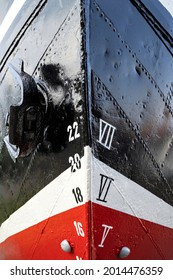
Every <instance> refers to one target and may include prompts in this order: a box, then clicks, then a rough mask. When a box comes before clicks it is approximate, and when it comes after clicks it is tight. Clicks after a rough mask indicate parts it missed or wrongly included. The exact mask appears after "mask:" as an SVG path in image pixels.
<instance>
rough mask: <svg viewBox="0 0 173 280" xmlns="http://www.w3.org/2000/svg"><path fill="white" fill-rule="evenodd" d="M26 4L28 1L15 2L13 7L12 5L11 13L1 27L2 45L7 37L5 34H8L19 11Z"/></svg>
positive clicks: (8, 13) (9, 12)
mask: <svg viewBox="0 0 173 280" xmlns="http://www.w3.org/2000/svg"><path fill="white" fill-rule="evenodd" d="M25 2H26V0H15V1H14V2H13V3H12V5H11V7H10V9H9V11H8V12H7V14H6V16H5V18H4V20H3V22H2V24H1V25H0V43H1V41H2V40H3V38H4V37H5V34H6V33H7V31H8V29H9V28H10V26H11V25H12V23H13V21H14V19H15V17H16V16H17V14H18V13H19V11H20V10H21V9H22V7H23V5H24V3H25Z"/></svg>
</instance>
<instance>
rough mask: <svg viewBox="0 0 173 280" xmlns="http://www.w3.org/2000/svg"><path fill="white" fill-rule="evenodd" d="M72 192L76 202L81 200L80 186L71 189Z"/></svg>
mask: <svg viewBox="0 0 173 280" xmlns="http://www.w3.org/2000/svg"><path fill="white" fill-rule="evenodd" d="M72 193H73V194H74V197H75V200H76V202H77V203H81V202H83V196H82V193H81V189H80V188H76V189H73V190H72Z"/></svg>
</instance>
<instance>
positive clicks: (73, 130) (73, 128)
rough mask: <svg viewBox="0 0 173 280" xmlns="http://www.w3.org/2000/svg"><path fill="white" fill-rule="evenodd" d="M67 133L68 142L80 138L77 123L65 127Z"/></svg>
mask: <svg viewBox="0 0 173 280" xmlns="http://www.w3.org/2000/svg"><path fill="white" fill-rule="evenodd" d="M67 132H68V133H69V137H68V141H69V142H72V141H74V140H75V139H77V138H79V137H80V133H79V125H78V123H77V122H74V123H73V125H69V126H68V127H67Z"/></svg>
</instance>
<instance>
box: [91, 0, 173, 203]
mask: <svg viewBox="0 0 173 280" xmlns="http://www.w3.org/2000/svg"><path fill="white" fill-rule="evenodd" d="M136 2H139V1H128V0H123V1H111V0H110V1H109V5H107V3H106V2H105V1H103V0H98V1H92V4H91V13H90V17H91V22H90V38H91V43H90V61H91V69H92V71H91V108H92V109H91V121H92V129H91V131H92V132H91V133H92V141H93V153H94V155H95V156H96V157H97V158H99V159H100V160H102V161H104V162H105V163H106V164H108V165H109V166H111V167H112V168H114V169H116V170H118V171H119V172H121V173H122V174H124V175H125V176H127V177H128V178H130V179H132V180H133V181H135V182H137V183H138V184H140V185H141V186H143V187H144V188H146V189H147V190H149V191H150V192H152V193H154V194H155V195H157V196H158V197H160V198H161V199H163V200H164V201H166V202H167V203H169V204H170V205H173V180H172V172H173V165H172V153H173V146H172V144H173V109H172V93H173V87H172V86H173V78H172V72H173V60H172V46H171V44H170V42H172V34H170V33H169V34H167V37H164V34H162V35H163V37H164V40H167V39H168V38H169V39H170V42H169V46H168V40H167V41H166V43H165V41H164V40H161V38H160V34H159V35H158V29H157V32H156V30H155V29H154V22H153V26H151V24H149V22H148V19H147V20H146V17H144V14H141V10H140V9H137V8H136V6H135V5H134V3H136ZM141 2H142V3H144V4H145V5H146V6H145V7H147V5H148V1H141ZM151 6H152V5H150V7H149V8H150V12H148V17H149V18H150V19H151V14H152V12H153V7H151ZM153 6H154V4H153ZM110 7H111V9H110ZM140 8H141V6H140ZM122 11H123V12H122ZM147 11H148V10H147V8H146V9H145V13H147ZM156 11H157V9H155V11H154V15H153V14H152V15H153V17H152V20H153V21H154V18H157V12H156ZM120 14H121V16H119V15H120ZM158 18H159V28H160V30H162V31H163V30H164V27H163V26H165V18H162V19H161V15H160V14H159V13H158ZM168 22H169V24H170V25H171V22H172V18H171V17H170V18H169V16H168ZM162 23H163V25H162ZM157 24H158V21H157ZM156 27H158V26H157V25H156ZM168 35H169V36H168ZM100 119H101V120H103V121H105V122H106V123H108V124H110V125H112V126H113V127H114V128H115V133H114V137H113V141H112V146H111V148H110V149H108V148H105V147H104V146H103V145H101V144H100V142H99V141H98V139H99V135H100Z"/></svg>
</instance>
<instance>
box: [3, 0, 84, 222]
mask: <svg viewBox="0 0 173 280" xmlns="http://www.w3.org/2000/svg"><path fill="white" fill-rule="evenodd" d="M32 9H33V11H32V13H31V10H32ZM24 15H25V16H24ZM55 18H56V20H55ZM81 26H83V15H82V12H81V3H80V1H77V2H76V1H71V0H70V1H69V0H65V1H63V2H61V1H56V0H53V1H32V3H31V1H26V4H25V5H24V7H23V8H22V10H21V11H20V13H19V14H18V16H17V18H16V19H15V21H14V23H13V30H14V32H12V33H11V29H10V30H9V33H8V34H7V35H6V37H5V38H4V40H3V42H2V44H1V45H2V49H1V51H0V59H1V62H0V69H1V70H0V116H1V120H0V123H1V131H0V132H1V134H0V149H1V150H0V152H1V154H0V223H2V222H3V221H4V220H6V219H7V218H8V217H9V216H10V215H11V214H12V213H13V212H14V211H15V210H17V209H18V208H19V207H20V206H22V205H23V204H24V203H26V202H27V201H28V200H29V199H30V198H31V197H33V196H34V195H35V194H36V193H37V192H39V191H40V190H41V189H42V188H44V187H45V186H46V185H47V184H49V183H50V182H51V181H52V180H54V179H55V178H56V177H57V176H58V175H60V174H61V173H62V172H63V171H65V170H66V169H67V168H69V167H70V163H69V157H71V156H74V154H76V153H77V154H78V155H79V156H80V157H82V156H83V153H84V146H85V145H86V141H87V136H86V135H87V128H86V121H85V115H86V114H85V112H86V108H85V84H84V55H83V54H84V30H82V29H81ZM11 28H12V27H11ZM16 30H18V34H17V33H16ZM7 37H8V39H7V40H5V39H6V38H7ZM21 59H22V60H23V63H24V68H23V69H21V71H19V69H20V67H19V66H20V61H21ZM10 64H11V65H12V68H13V70H14V69H18V70H17V72H18V74H16V73H15V74H14V72H15V71H11V70H10V67H9V65H10ZM12 72H13V73H12ZM16 76H19V77H18V79H16ZM21 81H22V82H21ZM21 84H22V86H21ZM22 88H23V90H22ZM22 91H25V94H24V95H23V97H22V94H21V92H22ZM27 97H30V98H29V99H28V98H27ZM31 107H32V108H31ZM33 107H34V108H33ZM28 109H29V111H30V109H34V110H35V112H34V114H33V115H32V114H29V115H28V111H27V110H28ZM31 111H32V110H31ZM31 113H33V112H31ZM8 115H9V117H8V118H7V116H8ZM10 115H11V119H10ZM31 115H32V116H31ZM28 118H29V119H28ZM74 122H75V124H77V125H78V133H79V134H80V138H78V139H74V141H71V142H70V141H69V132H68V127H70V128H71V127H73V124H74ZM39 125H40V126H39ZM39 127H40V128H39ZM16 131H18V135H17V133H15V132H16ZM9 132H10V137H9V138H10V139H9V143H10V145H14V146H16V147H20V151H22V153H20V154H19V155H18V156H16V162H14V158H13V159H12V155H11V154H10V152H9V149H8V146H7V145H5V143H4V139H5V137H7V136H8V135H9ZM26 136H27V137H26ZM27 143H28V145H27Z"/></svg>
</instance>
